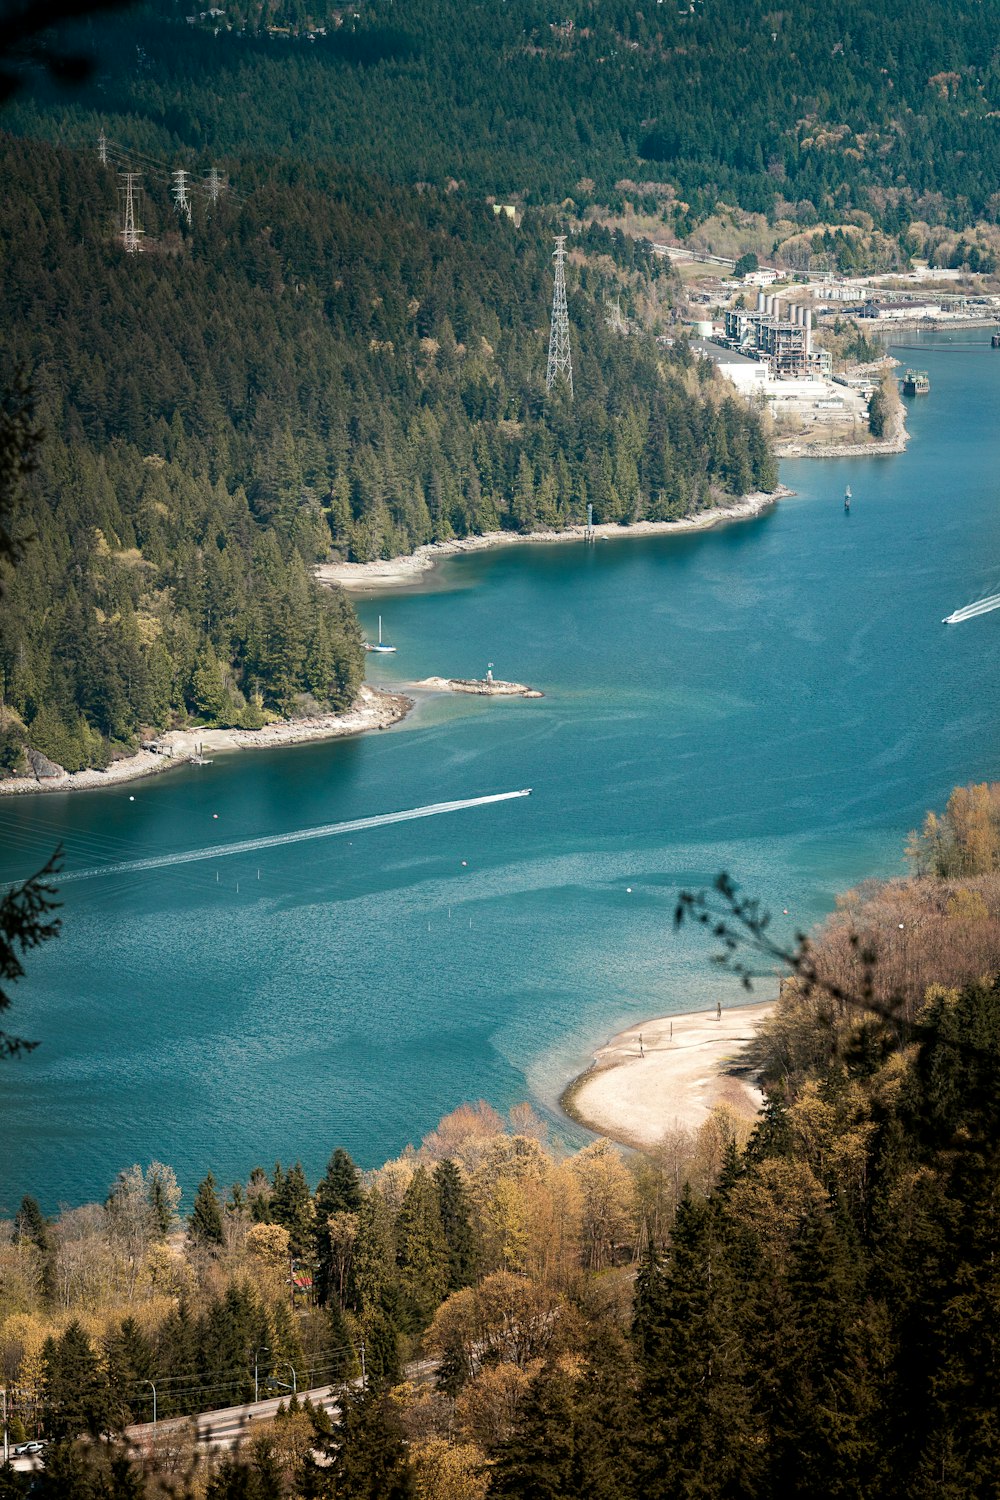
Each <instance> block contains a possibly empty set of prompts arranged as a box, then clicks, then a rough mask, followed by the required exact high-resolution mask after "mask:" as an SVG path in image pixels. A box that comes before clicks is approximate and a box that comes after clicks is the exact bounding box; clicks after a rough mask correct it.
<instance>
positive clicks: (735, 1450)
mask: <svg viewBox="0 0 1000 1500" xmlns="http://www.w3.org/2000/svg"><path fill="white" fill-rule="evenodd" d="M635 1337H636V1344H637V1351H638V1361H639V1367H640V1371H641V1376H642V1382H641V1391H640V1411H641V1413H642V1419H643V1424H644V1426H643V1433H642V1437H641V1443H640V1448H641V1487H642V1492H643V1494H644V1495H646V1496H648V1497H649V1500H675V1497H677V1500H680V1497H682V1496H686V1495H688V1494H692V1493H706V1494H715V1493H719V1494H722V1493H724V1494H726V1495H733V1496H736V1495H742V1494H747V1495H750V1494H752V1493H753V1469H754V1457H753V1451H754V1450H753V1444H752V1439H751V1425H750V1411H749V1403H748V1390H747V1370H746V1366H745V1361H744V1357H743V1350H742V1346H741V1341H740V1337H739V1332H738V1327H737V1325H736V1322H735V1319H734V1317H733V1307H732V1286H731V1277H730V1275H729V1272H728V1268H727V1266H726V1264H725V1259H724V1255H723V1251H722V1245H721V1242H720V1240H719V1239H718V1238H717V1236H716V1234H715V1233H714V1232H713V1225H712V1216H711V1214H710V1211H709V1208H708V1206H707V1205H706V1204H705V1203H704V1202H702V1201H699V1200H697V1199H695V1198H694V1197H693V1196H692V1194H691V1192H690V1189H689V1188H687V1187H685V1190H684V1193H683V1195H682V1198H681V1201H680V1203H679V1204H678V1207H677V1212H676V1214H675V1218H674V1226H673V1232H672V1237H671V1247H670V1251H669V1254H668V1256H667V1258H666V1260H665V1262H664V1263H663V1264H660V1263H659V1262H658V1261H657V1260H656V1258H655V1257H652V1256H651V1258H650V1260H649V1261H648V1262H647V1264H646V1266H645V1267H644V1270H643V1275H642V1278H641V1281H640V1285H639V1287H638V1288H637V1300H636V1315H635Z"/></svg>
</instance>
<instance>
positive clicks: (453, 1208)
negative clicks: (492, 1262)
mask: <svg viewBox="0 0 1000 1500" xmlns="http://www.w3.org/2000/svg"><path fill="white" fill-rule="evenodd" d="M434 1186H435V1188H436V1189H437V1199H438V1215H439V1217H440V1219H441V1229H442V1231H443V1233H444V1238H445V1244H446V1245H447V1247H448V1284H447V1290H448V1291H449V1292H458V1291H461V1289H462V1287H464V1286H472V1285H473V1283H474V1281H475V1279H476V1252H475V1241H474V1239H473V1233H472V1220H471V1216H470V1210H469V1195H468V1193H467V1191H466V1188H465V1184H464V1183H463V1181H462V1177H461V1174H460V1172H459V1170H458V1167H457V1166H456V1165H455V1163H454V1162H453V1161H451V1160H450V1159H449V1160H446V1161H442V1162H439V1163H438V1165H437V1166H436V1167H435V1169H434Z"/></svg>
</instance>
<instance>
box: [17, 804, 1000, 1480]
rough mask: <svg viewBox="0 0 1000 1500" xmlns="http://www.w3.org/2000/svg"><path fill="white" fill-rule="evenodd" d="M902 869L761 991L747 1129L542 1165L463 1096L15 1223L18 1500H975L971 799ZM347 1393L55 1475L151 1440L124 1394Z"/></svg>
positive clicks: (982, 1393)
mask: <svg viewBox="0 0 1000 1500" xmlns="http://www.w3.org/2000/svg"><path fill="white" fill-rule="evenodd" d="M911 853H912V855H913V858H914V862H915V867H916V870H917V872H918V873H917V875H916V876H915V877H914V878H913V879H910V880H896V881H891V882H889V883H888V884H885V885H879V884H876V883H874V882H872V883H869V884H868V885H866V886H865V887H863V888H862V889H861V890H860V891H858V892H854V893H851V894H850V895H848V896H847V897H845V898H844V899H843V900H842V901H841V903H840V905H839V909H838V911H837V913H836V914H835V915H834V916H833V917H832V918H831V919H830V920H829V922H828V924H827V926H826V928H825V929H824V930H823V931H822V932H821V933H820V935H819V936H818V938H817V940H816V941H815V942H814V943H813V945H812V947H811V950H810V952H811V964H810V970H811V972H812V973H813V974H814V975H816V976H818V981H819V982H813V983H810V984H806V983H805V982H804V981H803V979H802V978H798V979H791V980H789V981H787V982H786V983H785V986H784V988H783V992H782V997H781V1000H780V1001H779V1003H778V1006H777V1008H776V1010H775V1011H774V1012H773V1014H772V1016H771V1018H770V1019H769V1020H768V1022H767V1023H765V1025H764V1027H763V1028H762V1030H761V1032H760V1033H759V1036H758V1042H757V1049H758V1061H759V1063H760V1064H761V1066H762V1068H763V1070H764V1076H765V1079H766V1084H767V1104H766V1108H765V1110H764V1112H763V1113H762V1115H761V1116H760V1117H759V1121H758V1124H757V1125H756V1127H755V1128H754V1129H753V1131H752V1133H749V1134H747V1128H746V1126H745V1125H741V1124H739V1123H738V1122H736V1121H735V1119H734V1118H733V1117H731V1116H729V1115H728V1114H727V1113H726V1111H725V1110H724V1109H723V1110H721V1111H718V1112H717V1113H716V1115H715V1116H714V1117H713V1118H712V1119H711V1120H710V1121H709V1122H708V1124H706V1125H705V1126H704V1127H703V1128H702V1130H701V1132H700V1133H699V1134H698V1135H697V1136H692V1135H691V1134H689V1133H685V1132H683V1131H678V1130H673V1131H668V1132H667V1133H666V1134H665V1135H664V1138H663V1141H662V1144H661V1145H660V1146H659V1147H658V1148H657V1149H656V1150H654V1151H652V1152H649V1153H643V1154H639V1153H636V1154H632V1155H630V1156H628V1157H623V1156H622V1155H620V1154H619V1153H618V1151H617V1150H616V1149H615V1148H613V1147H612V1146H610V1145H609V1144H608V1143H607V1142H601V1141H599V1142H595V1143H593V1144H592V1145H590V1146H587V1147H585V1148H584V1149H582V1150H579V1151H577V1152H575V1153H567V1152H566V1151H565V1150H563V1149H560V1148H559V1147H558V1146H557V1145H554V1144H552V1143H550V1142H549V1141H548V1140H547V1138H546V1131H545V1127H544V1125H543V1123H542V1122H541V1121H540V1120H538V1119H537V1118H536V1117H535V1116H534V1115H533V1114H532V1112H531V1110H530V1109H528V1108H527V1107H525V1106H521V1107H518V1108H517V1109H515V1110H514V1111H512V1113H511V1116H510V1118H509V1119H508V1120H506V1121H504V1120H502V1119H501V1118H500V1117H499V1116H498V1115H497V1114H496V1113H495V1112H494V1111H492V1110H491V1109H489V1108H488V1106H486V1105H484V1104H480V1105H477V1106H475V1107H469V1106H464V1107H462V1108H460V1109H458V1110H457V1111H455V1113H454V1114H452V1115H450V1116H448V1117H447V1118H446V1119H444V1120H442V1121H441V1123H440V1124H439V1126H438V1127H437V1128H436V1129H435V1130H434V1131H433V1132H432V1133H431V1134H430V1135H429V1136H428V1137H427V1138H426V1139H425V1140H424V1142H423V1143H422V1145H421V1146H420V1148H419V1150H417V1151H414V1150H412V1149H409V1150H407V1151H406V1152H405V1153H404V1154H403V1155H402V1156H401V1157H400V1158H398V1159H397V1160H396V1161H393V1162H389V1163H387V1164H386V1165H385V1166H384V1167H381V1168H379V1169H378V1170H377V1171H375V1172H372V1173H368V1174H366V1175H364V1176H362V1174H360V1173H359V1172H358V1171H357V1169H356V1168H355V1166H354V1164H353V1162H352V1161H351V1160H350V1158H349V1157H348V1155H347V1154H346V1153H345V1152H344V1151H342V1150H336V1151H334V1152H333V1154H332V1156H331V1158H330V1162H329V1165H328V1168H327V1171H326V1174H325V1175H324V1177H323V1179H322V1180H321V1181H320V1183H319V1184H318V1185H317V1187H316V1189H315V1191H312V1190H311V1188H310V1185H309V1183H308V1182H307V1181H306V1179H305V1177H304V1175H303V1173H302V1170H301V1168H300V1167H299V1166H297V1165H296V1166H293V1167H291V1168H282V1167H281V1166H280V1164H279V1165H278V1166H276V1167H275V1169H274V1171H273V1172H272V1173H266V1172H264V1171H262V1170H260V1169H257V1170H255V1171H254V1172H253V1173H252V1174H251V1175H250V1178H249V1180H248V1181H247V1182H246V1183H244V1184H240V1183H237V1184H235V1185H234V1186H233V1187H232V1188H231V1189H230V1190H229V1191H228V1192H227V1193H220V1191H219V1190H218V1188H217V1185H216V1183H215V1182H214V1180H213V1179H212V1177H211V1175H209V1176H207V1177H206V1178H205V1180H204V1181H203V1182H202V1183H201V1184H200V1185H199V1187H198V1189H197V1192H196V1194H195V1195H194V1199H193V1202H192V1203H191V1206H190V1209H189V1211H188V1213H187V1216H186V1218H185V1219H184V1220H181V1219H180V1218H179V1203H180V1192H179V1190H178V1187H177V1183H176V1180H175V1178H174V1175H173V1173H172V1172H171V1171H170V1169H169V1168H168V1167H165V1166H163V1165H162V1164H160V1163H153V1164H151V1165H150V1166H149V1167H147V1168H146V1169H145V1170H143V1169H142V1168H141V1167H139V1166H134V1167H132V1168H129V1169H128V1170H126V1171H124V1172H122V1173H121V1174H120V1175H119V1176H118V1178H117V1179H116V1181H115V1182H114V1183H113V1184H111V1187H110V1190H109V1193H108V1196H107V1199H106V1201H105V1202H104V1203H103V1204H93V1205H89V1206H86V1207H83V1208H73V1209H64V1210H63V1211H62V1212H61V1213H60V1214H59V1215H58V1217H56V1218H54V1219H47V1218H46V1217H45V1216H44V1215H43V1214H42V1213H41V1211H40V1209H39V1207H38V1205H37V1203H36V1202H35V1201H34V1200H33V1199H31V1198H30V1197H27V1198H25V1199H24V1201H23V1202H22V1204H21V1206H20V1208H19V1210H18V1212H17V1213H16V1215H15V1216H14V1218H13V1219H10V1220H8V1221H6V1222H5V1223H0V1369H2V1371H3V1376H4V1378H5V1380H6V1381H7V1383H8V1384H9V1386H10V1387H11V1388H12V1390H13V1397H12V1401H11V1408H10V1409H11V1412H12V1417H13V1430H14V1434H15V1436H16V1437H20V1436H21V1435H22V1434H28V1433H32V1434H33V1433H35V1432H38V1431H41V1432H43V1433H44V1434H45V1435H46V1436H47V1437H48V1438H49V1439H51V1445H50V1448H49V1450H48V1453H47V1456H46V1461H45V1462H46V1468H45V1472H44V1473H43V1475H42V1477H41V1478H40V1479H39V1480H38V1481H36V1484H37V1487H36V1488H33V1489H32V1490H31V1493H32V1495H35V1494H38V1495H42V1496H48V1495H52V1496H59V1497H60V1500H97V1497H102V1500H126V1497H128V1500H133V1497H135V1500H138V1497H140V1496H142V1495H143V1494H147V1495H149V1496H157V1495H161V1494H170V1493H175V1494H176V1493H183V1494H186V1495H189V1496H191V1497H192V1500H194V1497H199V1500H200V1497H202V1496H204V1497H206V1500H237V1497H241V1500H245V1497H250V1500H285V1497H303V1500H319V1497H327V1500H360V1497H366V1500H376V1497H377V1500H384V1497H386V1496H391V1495H399V1496H414V1497H419V1500H487V1497H501V1496H503V1497H508V1496H509V1497H510V1500H576V1497H578V1500H639V1497H642V1500H683V1497H690V1496H695V1495H697V1496H701V1497H704V1500H729V1497H745V1500H768V1497H772V1496H776V1495H781V1496H786V1495H788V1496H802V1497H809V1500H813V1497H815V1496H818V1495H824V1496H845V1497H847V1496H860V1495H864V1496H866V1497H869V1500H883V1497H884V1500H912V1497H921V1496H928V1497H929V1496H932V1495H933V1496H941V1495H945V1496H953V1497H955V1500H959V1497H961V1500H969V1497H983V1500H985V1497H987V1496H993V1495H995V1494H996V1493H997V1488H998V1486H1000V1451H998V1448H997V1445H996V1441H995V1432H996V1419H997V1390H996V1383H995V1379H994V1374H995V1369H996V1360H997V1348H996V1341H997V1320H996V1305H997V1297H998V1294H1000V1287H998V1283H997V1277H998V1269H997V1258H996V1202H997V1193H998V1190H1000V1115H998V1098H1000V1094H998V1083H997V1079H998V1076H1000V986H998V983H997V979H996V974H997V971H998V965H1000V786H993V787H987V786H980V787H968V788H960V789H958V790H957V791H956V792H955V793H954V795H953V796H952V799H951V801H950V803H949V805H948V808H947V811H946V812H945V813H944V814H943V815H942V816H941V817H931V818H929V819H928V821H927V823H926V825H925V827H924V830H923V831H922V833H921V834H920V835H914V836H913V839H912V846H911ZM851 995H854V996H856V997H861V998H859V999H854V1000H851V999H848V998H847V997H849V996H851ZM420 1358H423V1359H425V1360H430V1361H432V1364H431V1365H430V1366H428V1365H426V1364H425V1365H423V1366H418V1365H410V1364H408V1363H407V1362H408V1361H413V1360H415V1359H416V1360H419V1359H420ZM362 1370H363V1371H364V1388H363V1389H357V1388H356V1389H355V1390H354V1392H353V1393H352V1392H347V1393H346V1394H345V1395H344V1397H343V1398H342V1402H343V1412H344V1420H343V1424H342V1426H337V1427H335V1426H332V1425H331V1423H330V1421H329V1419H328V1418H326V1417H325V1416H324V1415H323V1414H322V1413H321V1412H317V1411H313V1410H312V1408H311V1407H308V1406H303V1405H301V1404H300V1403H299V1401H298V1400H294V1401H289V1402H287V1403H286V1405H284V1406H283V1408H282V1409H281V1410H279V1413H278V1415H277V1417H276V1418H275V1420H274V1421H273V1422H267V1421H261V1422H258V1421H256V1420H255V1421H254V1423H253V1430H252V1432H251V1433H249V1434H248V1435H247V1439H246V1441H245V1443H244V1445H243V1448H242V1451H241V1453H240V1454H239V1455H238V1456H236V1457H228V1458H222V1459H221V1461H220V1460H218V1459H217V1460H216V1464H215V1466H214V1467H212V1466H209V1467H208V1468H206V1467H205V1466H204V1465H203V1466H202V1467H200V1468H195V1467H194V1465H195V1446H194V1438H193V1434H192V1433H191V1432H190V1431H188V1430H187V1429H185V1428H184V1427H180V1428H177V1429H173V1430H172V1429H170V1428H169V1427H167V1428H166V1429H164V1430H162V1431H161V1434H160V1436H159V1438H158V1439H157V1441H156V1442H155V1444H154V1445H153V1447H152V1449H151V1451H149V1452H147V1454H146V1457H145V1461H144V1467H145V1471H146V1472H145V1475H143V1474H142V1473H140V1468H139V1466H138V1465H137V1464H130V1463H129V1462H128V1460H127V1459H125V1458H124V1457H123V1456H119V1457H117V1458H113V1457H112V1453H113V1452H114V1450H113V1449H112V1450H108V1449H105V1448H99V1449H98V1450H97V1453H96V1456H95V1450H94V1449H93V1448H92V1447H88V1446H86V1445H85V1446H83V1447H80V1446H77V1447H74V1446H72V1440H73V1439H74V1438H76V1437H78V1436H79V1435H82V1434H86V1433H91V1434H94V1435H97V1434H100V1433H107V1432H110V1433H114V1432H119V1431H120V1430H121V1428H122V1427H123V1426H124V1425H126V1424H127V1423H129V1422H130V1421H133V1420H148V1419H149V1417H150V1415H151V1389H150V1382H152V1384H153V1385H154V1386H155V1387H156V1390H157V1393H158V1403H159V1404H158V1415H159V1417H160V1418H161V1419H164V1418H166V1417H170V1416H177V1415H183V1414H184V1413H186V1412H192V1411H198V1410H207V1409H209V1408H211V1407H213V1406H215V1407H219V1406H224V1405H226V1404H228V1403H230V1402H235V1401H239V1400H249V1399H250V1398H252V1397H253V1395H254V1391H255V1387H256V1388H258V1389H259V1390H262V1391H264V1392H267V1393H281V1392H284V1393H285V1395H286V1397H290V1396H291V1395H292V1393H293V1391H294V1388H295V1387H296V1386H297V1388H298V1391H299V1392H302V1391H304V1390H306V1389H309V1388H318V1387H328V1386H329V1385H331V1384H334V1385H337V1384H338V1383H339V1382H341V1381H343V1380H345V1379H348V1378H350V1377H352V1376H353V1377H360V1376H361V1374H362ZM418 1377H419V1378H418ZM95 1464H96V1472H95V1468H94V1466H95ZM185 1474H186V1478H185V1477H184V1476H185ZM171 1486H174V1488H171ZM178 1486H180V1488H178ZM27 1489H28V1478H27V1476H18V1475H13V1474H11V1473H9V1472H7V1473H4V1472H3V1471H0V1496H3V1497H5V1500H6V1497H9V1496H20V1495H22V1494H26V1493H27Z"/></svg>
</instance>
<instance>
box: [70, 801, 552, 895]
mask: <svg viewBox="0 0 1000 1500" xmlns="http://www.w3.org/2000/svg"><path fill="white" fill-rule="evenodd" d="M530 796H531V787H530V786H529V787H524V788H523V790H521V791H519V792H494V793H492V794H491V795H490V796H488V797H465V798H463V799H462V800H461V801H459V802H431V803H429V804H428V806H427V807H408V808H404V809H403V811H402V812H391V813H377V814H376V815H375V816H374V817H371V818H352V819H351V820H350V822H347V823H326V824H324V825H323V826H322V827H320V828H300V829H297V830H296V831H295V832H294V833H275V834H272V835H270V836H269V837H266V838H260V839H241V840H240V841H239V843H236V844H214V845H213V846H212V847H211V848H210V849H189V850H187V851H186V852H185V853H183V854H154V855H151V856H150V857H149V858H148V859H124V860H120V861H118V863H117V864H112V865H98V866H96V867H95V868H94V869H92V870H70V871H69V872H68V873H67V874H65V875H58V876H57V877H56V879H57V882H58V884H59V885H61V886H62V885H66V883H67V882H68V881H70V880H92V879H93V878H94V877H95V876H97V875H132V874H138V873H139V872H140V871H143V870H166V869H169V868H170V867H171V866H173V865H190V864H194V863H195V862H196V861H197V860H203V859H227V858H229V856H230V855H233V854H253V853H255V852H256V851H257V850H258V849H282V848H284V846H285V845H286V844H304V843H306V842H307V840H309V839H329V838H333V837H334V836H335V835H336V834H339V833H360V832H361V830H362V829H364V828H384V827H386V825H387V824H389V823H409V822H412V821H413V819H414V818H436V817H439V816H440V814H441V813H452V812H464V811H465V810H466V808H469V807H487V806H488V805H489V804H490V803H492V802H511V801H513V799H514V798H515V797H530Z"/></svg>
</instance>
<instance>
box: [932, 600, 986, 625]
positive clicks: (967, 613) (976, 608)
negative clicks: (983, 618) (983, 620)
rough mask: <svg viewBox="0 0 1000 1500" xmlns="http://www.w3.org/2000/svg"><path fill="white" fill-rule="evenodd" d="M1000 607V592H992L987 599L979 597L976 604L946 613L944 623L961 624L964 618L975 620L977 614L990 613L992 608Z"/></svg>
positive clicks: (942, 622)
mask: <svg viewBox="0 0 1000 1500" xmlns="http://www.w3.org/2000/svg"><path fill="white" fill-rule="evenodd" d="M993 609H1000V594H990V595H989V597H988V598H986V599H977V600H976V602H975V604H966V605H964V606H963V607H962V608H961V609H956V610H954V611H953V613H952V614H950V615H945V617H944V619H943V620H942V621H941V624H942V625H960V624H961V623H962V621H963V620H974V619H975V617H976V615H988V614H989V613H990V610H993Z"/></svg>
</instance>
